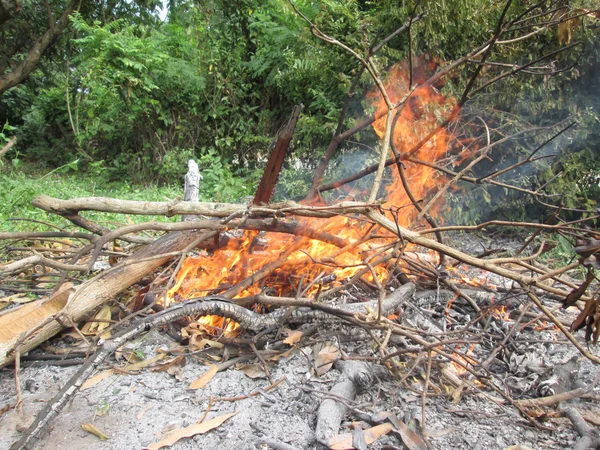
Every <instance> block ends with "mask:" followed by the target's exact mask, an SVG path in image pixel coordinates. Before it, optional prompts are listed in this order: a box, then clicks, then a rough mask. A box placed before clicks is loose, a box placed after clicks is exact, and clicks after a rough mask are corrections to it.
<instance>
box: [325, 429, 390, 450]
mask: <svg viewBox="0 0 600 450" xmlns="http://www.w3.org/2000/svg"><path fill="white" fill-rule="evenodd" d="M393 429H394V427H393V425H392V424H391V423H382V424H381V425H377V426H374V427H372V428H367V429H366V430H364V436H365V442H366V443H367V445H371V444H372V443H373V442H375V441H376V440H377V439H379V438H380V437H381V436H383V435H384V434H388V433H389V432H390V431H392V430H393ZM328 444H329V448H330V449H333V450H352V449H353V448H354V447H353V446H352V433H344V434H339V435H337V436H334V437H332V438H331V439H329V442H328Z"/></svg>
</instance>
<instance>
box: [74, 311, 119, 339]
mask: <svg viewBox="0 0 600 450" xmlns="http://www.w3.org/2000/svg"><path fill="white" fill-rule="evenodd" d="M111 317H112V313H111V312H110V306H108V305H104V306H103V307H102V308H101V309H100V311H98V312H97V313H96V315H95V316H94V319H96V320H101V321H104V320H110V318H111ZM109 325H110V322H96V321H95V320H90V321H89V322H87V323H86V324H85V325H84V326H83V327H82V328H81V333H83V334H85V335H97V334H99V335H100V337H101V338H102V339H108V338H109V337H110V333H109V332H108V333H102V331H103V330H104V329H106V328H108V326H109Z"/></svg>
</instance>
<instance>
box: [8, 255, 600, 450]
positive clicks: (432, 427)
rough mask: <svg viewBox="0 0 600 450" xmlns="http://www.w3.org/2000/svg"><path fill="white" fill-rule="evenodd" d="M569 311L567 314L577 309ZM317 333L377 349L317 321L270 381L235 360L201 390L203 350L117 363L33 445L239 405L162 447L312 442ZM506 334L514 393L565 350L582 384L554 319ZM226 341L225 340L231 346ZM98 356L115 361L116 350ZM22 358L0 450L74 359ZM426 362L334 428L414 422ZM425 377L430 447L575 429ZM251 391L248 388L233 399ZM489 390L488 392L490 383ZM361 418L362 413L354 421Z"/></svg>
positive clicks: (75, 442) (367, 398)
mask: <svg viewBox="0 0 600 450" xmlns="http://www.w3.org/2000/svg"><path fill="white" fill-rule="evenodd" d="M473 252H475V247H474V249H473ZM513 306H514V305H513ZM417 307H418V308H420V309H423V310H424V309H425V308H426V305H420V304H419V305H417ZM458 310H460V308H459V309H458ZM565 314H568V312H567V313H565ZM570 314H571V318H572V316H573V314H576V313H574V312H571V313H570ZM509 325H510V322H507V323H506V324H504V325H503V324H502V323H500V324H499V325H497V326H498V327H500V328H492V329H490V330H488V333H489V335H490V336H491V337H490V342H484V343H482V344H481V345H480V347H481V348H479V349H476V350H475V356H477V357H478V358H480V359H483V358H484V357H485V355H486V354H489V351H490V349H491V348H492V344H493V343H492V342H491V340H493V339H494V338H493V335H494V333H495V334H498V333H502V330H501V327H502V326H505V330H504V331H506V330H507V329H508V326H509ZM579 337H580V338H581V336H579ZM62 341H64V339H63V338H57V341H56V342H57V344H56V345H59V344H58V343H60V342H62ZM323 341H328V342H333V343H338V344H339V343H340V342H342V343H341V344H339V345H341V348H342V349H343V351H344V353H345V354H346V355H349V356H361V357H365V356H374V355H376V352H375V351H374V350H373V348H372V347H371V345H370V344H369V341H368V340H366V339H364V337H362V338H361V337H356V336H354V337H353V334H352V333H351V332H350V329H349V328H347V327H339V326H333V328H332V326H331V325H329V326H325V325H323V326H322V327H320V328H319V330H318V331H317V333H315V334H314V335H313V336H312V337H311V338H310V339H308V340H307V341H306V342H304V341H301V342H300V343H299V344H298V345H299V349H296V350H294V351H292V352H291V353H289V354H285V355H284V356H282V357H280V358H279V359H278V360H277V361H271V362H269V369H270V372H271V380H272V381H277V380H280V379H282V378H284V381H283V382H281V383H280V384H278V385H277V386H276V387H274V388H273V389H270V390H269V389H268V387H269V386H270V385H271V381H269V380H268V379H267V378H266V377H265V376H264V375H263V376H261V377H258V378H250V377H249V376H248V375H246V373H249V372H248V370H246V373H245V372H244V371H242V370H239V369H240V368H239V367H237V368H236V367H231V368H229V369H227V370H224V371H222V372H219V373H217V374H216V375H215V377H214V378H213V379H212V380H210V382H208V384H207V385H206V387H204V388H203V389H198V390H190V389H189V386H190V384H191V382H192V381H194V380H196V379H198V378H199V377H200V376H201V375H202V374H203V373H205V372H206V371H207V366H206V364H205V363H206V358H205V359H204V360H201V359H200V358H198V357H197V355H194V356H188V357H187V364H186V365H185V366H184V367H182V368H181V372H180V373H179V374H177V376H175V375H171V374H169V373H167V372H164V371H163V372H155V371H151V370H149V369H147V368H146V369H143V370H141V371H140V372H139V373H137V374H115V375H112V376H110V377H108V378H106V379H104V380H102V381H100V382H99V383H97V384H96V385H94V386H93V387H91V388H90V389H87V390H85V391H83V392H79V393H78V394H77V395H76V396H75V398H74V400H73V401H72V402H71V403H70V404H69V405H68V406H67V407H66V408H65V409H64V410H63V411H62V412H61V413H60V415H59V416H58V418H57V419H55V420H54V421H53V422H52V426H51V430H50V432H49V434H47V436H46V437H45V438H44V440H43V441H42V443H41V444H40V445H39V446H38V447H37V448H39V449H49V450H52V449H61V448H85V449H86V450H105V449H111V450H125V449H136V448H137V449H142V448H145V447H146V446H148V445H149V444H151V443H153V442H157V441H159V440H160V439H161V436H163V434H165V433H166V432H168V431H170V430H173V429H176V428H181V427H186V426H189V425H191V424H194V423H196V422H198V421H199V420H200V419H202V418H203V417H204V415H205V413H206V412H207V410H208V414H207V416H206V419H205V420H209V419H212V418H214V417H218V416H222V415H224V414H227V413H232V412H237V415H235V416H233V417H231V418H230V419H228V420H227V421H225V422H224V423H223V424H221V425H220V426H218V427H217V428H215V429H213V430H212V431H209V432H208V433H206V434H204V435H196V436H195V437H192V438H186V439H182V440H180V441H179V442H177V443H176V444H175V445H173V446H172V447H171V448H173V449H175V450H183V449H197V448H202V449H206V450H212V449H215V450H216V449H223V448H236V449H266V448H284V449H288V450H289V449H292V448H296V449H320V448H324V447H323V446H321V444H319V443H317V442H316V441H315V425H316V413H317V409H318V407H319V404H320V402H321V400H322V399H323V398H324V397H325V396H326V393H327V392H328V391H329V390H330V389H331V387H332V386H333V385H334V384H335V383H336V381H337V380H338V378H339V377H340V373H339V372H338V371H337V370H336V369H335V367H334V368H332V369H331V370H330V371H328V372H327V373H325V374H324V375H322V376H320V377H317V376H316V375H315V374H314V373H312V371H311V366H312V363H311V353H312V352H313V348H314V344H315V343H316V342H323ZM511 342H512V344H511V347H510V348H511V356H510V357H506V358H504V360H503V361H501V362H500V361H499V362H498V363H497V364H492V365H491V366H490V370H491V371H493V372H495V373H496V374H497V378H496V380H497V382H496V385H499V386H500V387H502V388H503V389H506V390H510V392H511V395H512V396H513V397H514V398H520V397H527V396H532V395H534V394H535V391H536V388H537V387H539V385H540V383H541V382H542V381H544V379H545V378H547V377H546V375H548V374H549V373H552V370H553V369H554V368H556V367H560V366H561V365H562V364H566V363H567V362H568V361H570V360H571V359H572V358H573V357H574V356H576V357H577V358H576V359H577V363H576V364H575V366H574V367H575V371H574V374H573V377H572V378H573V379H572V380H569V383H570V384H571V385H572V386H571V387H570V388H574V387H579V386H589V385H590V383H591V382H592V380H593V379H594V377H595V376H596V374H597V372H598V368H597V366H595V365H593V364H592V363H591V362H590V361H589V360H587V359H585V358H583V357H582V356H581V355H579V353H578V352H577V350H576V349H575V348H574V347H573V346H572V345H571V344H568V343H565V339H564V337H561V335H560V334H557V333H556V332H554V331H552V330H546V331H539V330H535V329H533V328H532V327H529V328H526V329H523V330H521V331H518V332H517V333H515V335H514V336H513V340H512V341H511ZM173 344H174V342H173V341H172V340H171V338H169V337H168V336H167V335H166V334H165V333H162V332H158V331H156V330H154V331H152V332H150V333H149V334H148V335H146V336H145V337H143V338H142V339H140V340H139V348H140V349H141V350H142V352H143V353H144V354H145V355H146V357H147V358H150V357H152V356H153V355H155V354H156V353H157V351H158V350H159V349H166V348H169V347H172V346H173ZM398 345H400V344H398ZM235 347H236V346H235V345H234V346H231V348H232V349H234V348H235ZM239 348H241V346H240V347H239ZM591 351H592V352H593V353H594V354H595V355H600V351H599V350H598V349H597V348H596V347H591ZM486 352H487V353H486ZM108 363H110V364H114V360H111V361H108ZM28 364H29V363H23V365H24V368H22V370H21V373H20V385H21V388H22V390H23V413H22V415H21V414H19V412H18V411H17V410H16V409H14V408H7V406H9V405H14V404H15V402H16V389H15V382H14V368H13V367H7V368H4V369H2V370H0V450H6V449H8V448H9V447H10V445H11V444H12V443H13V442H15V441H16V440H17V439H18V438H19V436H20V431H19V430H22V429H23V428H24V427H26V426H27V425H28V424H29V423H30V422H31V421H32V420H33V417H34V415H35V414H36V413H37V411H38V410H40V409H41V408H42V406H43V404H44V402H46V401H48V400H49V399H50V398H52V397H53V395H54V394H55V393H56V392H58V390H59V389H60V388H61V387H62V386H63V385H64V383H66V382H67V380H68V379H69V377H70V376H71V375H72V374H73V373H74V372H75V371H76V369H77V368H76V367H56V366H40V365H34V366H31V365H28ZM36 364H38V363H36ZM409 365H410V364H407V367H408V366H409ZM107 367H108V366H106V367H103V369H106V368H107ZM424 369H425V365H423V366H422V367H421V366H420V367H419V369H418V370H417V371H416V372H415V373H414V374H413V375H412V376H411V377H409V378H408V380H407V381H408V384H409V387H411V388H413V390H412V391H411V390H409V389H407V388H406V387H400V385H399V384H398V380H396V379H393V378H391V377H390V378H386V379H380V380H378V381H377V382H376V383H375V385H373V386H372V387H370V388H369V389H367V390H366V391H365V392H363V393H361V394H360V395H359V396H358V397H357V398H356V399H355V401H354V402H350V405H351V406H352V408H353V411H352V412H351V413H350V414H349V415H348V416H347V418H346V422H344V423H343V424H342V430H341V432H349V431H350V428H349V427H350V425H351V421H357V420H358V419H357V417H359V414H358V413H359V412H364V413H367V414H371V415H372V414H373V413H378V412H384V413H393V414H394V415H395V416H397V417H398V418H399V419H400V420H402V421H403V422H404V423H406V424H410V426H412V427H416V428H418V427H420V426H423V423H422V397H421V395H420V394H419V390H420V388H421V387H422V386H423V380H424V373H425V371H424ZM431 383H432V384H431V385H430V386H433V385H435V386H436V387H437V389H438V390H439V393H438V395H430V396H429V397H428V398H427V401H426V421H425V429H426V434H427V436H428V440H429V442H430V443H431V445H432V447H433V448H434V449H449V448H452V449H498V450H504V449H507V448H509V447H510V446H515V445H520V446H521V447H520V448H536V449H538V448H539V449H564V448H570V447H573V445H574V444H575V442H576V441H577V439H578V438H579V436H578V435H577V433H576V432H575V431H574V430H573V427H572V425H571V423H570V422H569V421H568V419H565V418H553V419H551V420H549V421H547V422H545V423H544V424H543V426H544V427H545V428H546V429H544V428H540V427H537V428H536V427H535V426H534V425H533V424H532V423H531V422H530V421H528V420H526V419H525V418H524V417H522V416H520V415H519V413H518V412H517V411H516V410H515V409H514V408H512V407H510V406H506V405H498V404H496V403H494V402H493V401H490V400H489V399H486V398H485V396H482V395H479V396H478V395H477V392H475V391H473V392H470V393H467V394H464V395H462V396H461V397H460V398H458V399H457V401H453V400H452V398H451V396H450V395H444V394H448V393H449V392H451V391H452V388H450V387H448V386H447V385H446V384H445V382H444V380H443V378H441V377H440V366H439V365H438V364H437V362H436V361H434V363H433V364H432V376H431ZM250 394H254V395H253V396H251V397H247V398H241V399H240V398H237V399H235V397H244V396H248V395H250ZM494 395H495V396H496V397H497V394H494ZM546 395H547V394H546ZM591 397H592V398H586V399H575V400H572V401H569V402H568V404H569V405H572V406H575V407H577V408H578V409H581V410H589V411H591V412H592V413H594V414H598V413H599V411H598V408H597V400H596V397H598V392H597V390H595V391H593V392H592V393H591ZM211 398H212V400H211ZM223 398H228V399H229V400H224V399H223ZM562 406H563V407H564V406H565V405H562ZM550 410H552V409H550ZM84 423H93V424H94V425H95V426H96V427H97V428H99V429H100V430H101V431H102V432H104V434H106V435H107V436H108V437H109V440H106V441H101V440H100V439H99V438H97V437H96V436H94V435H92V434H89V433H88V432H86V431H84V430H83V429H82V428H81V425H82V424H84ZM371 425H372V424H371ZM371 425H368V424H363V428H366V427H369V426H371ZM267 442H268V443H270V446H269V445H267ZM284 444H287V445H288V446H289V447H285V445H284ZM369 448H373V449H383V448H385V449H388V450H390V449H395V448H399V449H401V448H407V447H404V444H403V443H402V439H401V437H400V436H399V435H398V434H395V433H394V432H392V433H390V434H388V435H385V436H383V437H381V438H380V439H379V440H378V441H376V442H375V443H374V444H372V445H371V446H369ZM410 448H411V450H412V449H413V448H417V447H410Z"/></svg>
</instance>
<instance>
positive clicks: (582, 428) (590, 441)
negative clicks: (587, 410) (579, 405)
mask: <svg viewBox="0 0 600 450" xmlns="http://www.w3.org/2000/svg"><path fill="white" fill-rule="evenodd" d="M564 413H565V415H566V416H567V417H568V418H569V420H570V421H571V422H572V423H573V427H575V431H577V433H579V435H580V436H581V438H580V439H579V440H578V441H577V443H576V444H575V447H573V450H587V449H589V448H598V444H600V439H599V438H598V435H597V433H594V430H593V429H592V428H591V427H590V426H589V425H588V424H587V423H586V422H585V420H584V419H583V417H582V416H581V414H580V413H579V411H578V410H577V409H575V408H574V407H572V406H570V407H568V408H566V409H565V410H564Z"/></svg>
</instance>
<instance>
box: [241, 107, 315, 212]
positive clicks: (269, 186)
mask: <svg viewBox="0 0 600 450" xmlns="http://www.w3.org/2000/svg"><path fill="white" fill-rule="evenodd" d="M303 109H304V105H296V106H294V109H293V110H292V115H291V116H290V118H289V120H288V122H287V124H286V125H285V126H284V127H283V129H282V130H281V132H280V133H279V135H278V136H277V141H276V142H275V146H274V148H273V151H272V152H271V155H270V156H269V160H268V161H267V167H266V168H265V171H264V172H263V176H262V178H261V179H260V183H259V184H258V189H257V190H256V194H255V195H254V199H253V200H252V203H253V204H254V205H260V204H263V203H269V202H270V201H271V198H272V197H273V192H274V191H275V185H276V184H277V180H278V178H279V173H280V172H281V168H282V167H283V160H284V158H285V154H286V152H287V149H288V147H289V146H290V141H291V140H292V135H293V134H294V130H295V129H296V123H297V122H298V119H299V118H300V113H301V112H302V110H303Z"/></svg>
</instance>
